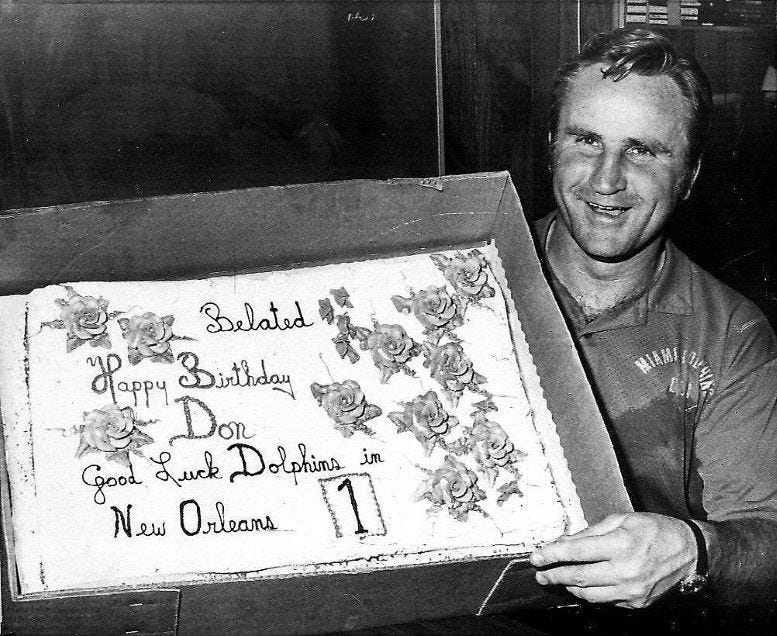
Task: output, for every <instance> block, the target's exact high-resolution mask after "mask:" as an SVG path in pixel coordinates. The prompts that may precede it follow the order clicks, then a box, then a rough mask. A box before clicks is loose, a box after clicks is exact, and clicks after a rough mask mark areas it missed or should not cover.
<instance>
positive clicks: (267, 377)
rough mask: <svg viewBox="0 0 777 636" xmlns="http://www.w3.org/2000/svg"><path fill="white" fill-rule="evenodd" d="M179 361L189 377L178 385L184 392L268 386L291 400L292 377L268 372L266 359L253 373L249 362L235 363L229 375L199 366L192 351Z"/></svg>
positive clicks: (260, 362)
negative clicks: (187, 390)
mask: <svg viewBox="0 0 777 636" xmlns="http://www.w3.org/2000/svg"><path fill="white" fill-rule="evenodd" d="M178 361H179V362H180V363H181V366H182V367H183V368H184V369H185V370H186V373H187V375H182V376H180V377H179V378H178V384H180V385H181V386H182V387H183V388H185V389H226V388H229V387H241V388H242V387H256V386H260V387H261V386H269V387H270V388H271V389H272V390H273V391H280V392H281V393H285V394H286V395H288V396H289V397H291V399H292V400H294V399H296V398H295V396H294V387H293V386H292V384H291V376H290V375H289V374H284V373H268V372H267V365H266V363H265V361H264V359H262V360H260V361H259V367H260V368H259V369H255V370H252V368H251V366H250V364H249V363H248V361H247V360H241V361H240V362H239V363H237V362H233V363H232V367H231V368H230V371H229V372H228V373H226V374H225V373H223V372H221V371H217V372H212V371H210V370H208V369H204V368H203V367H201V366H200V358H199V356H197V354H195V353H192V352H191V351H184V352H182V353H179V354H178Z"/></svg>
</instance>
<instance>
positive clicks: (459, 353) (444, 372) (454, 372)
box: [424, 342, 486, 402]
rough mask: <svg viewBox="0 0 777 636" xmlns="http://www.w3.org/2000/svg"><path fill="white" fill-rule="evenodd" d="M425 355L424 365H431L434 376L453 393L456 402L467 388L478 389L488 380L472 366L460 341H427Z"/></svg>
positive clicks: (430, 370) (430, 369)
mask: <svg viewBox="0 0 777 636" xmlns="http://www.w3.org/2000/svg"><path fill="white" fill-rule="evenodd" d="M424 356H425V357H426V360H425V361H424V366H425V367H429V372H430V373H431V375H432V377H433V378H434V379H435V380H437V381H438V382H439V383H440V384H441V385H442V386H443V388H445V389H447V390H448V391H449V392H450V394H452V396H451V397H452V399H453V400H454V402H457V401H458V398H460V397H461V394H462V393H463V391H464V389H465V388H467V387H469V389H470V390H473V391H477V390H478V386H477V385H478V384H480V383H482V382H485V381H486V378H484V377H483V376H482V375H480V374H479V373H477V372H476V371H475V370H474V369H473V368H472V361H471V360H470V359H469V358H468V357H467V355H466V354H465V353H464V349H462V347H461V344H459V343H458V342H446V343H445V344H442V345H439V346H437V345H433V344H430V343H425V344H424Z"/></svg>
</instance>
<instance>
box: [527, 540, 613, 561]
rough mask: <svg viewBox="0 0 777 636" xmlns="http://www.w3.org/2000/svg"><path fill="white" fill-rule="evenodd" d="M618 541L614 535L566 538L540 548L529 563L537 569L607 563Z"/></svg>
mask: <svg viewBox="0 0 777 636" xmlns="http://www.w3.org/2000/svg"><path fill="white" fill-rule="evenodd" d="M619 543H620V540H619V537H618V536H617V535H614V533H609V534H607V535H596V536H588V537H577V536H574V537H568V538H567V539H566V540H565V541H556V542H554V543H549V544H548V545H546V546H543V547H541V548H540V549H539V550H537V551H536V552H534V553H533V554H532V555H531V556H530V557H529V561H530V563H531V564H532V565H533V566H534V567H537V568H540V567H543V566H546V565H552V564H554V563H564V562H572V563H592V562H594V561H607V560H609V559H611V558H612V556H613V554H614V553H616V552H617V550H618V548H619V547H620V546H619Z"/></svg>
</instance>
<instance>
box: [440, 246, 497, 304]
mask: <svg viewBox="0 0 777 636" xmlns="http://www.w3.org/2000/svg"><path fill="white" fill-rule="evenodd" d="M431 258H432V260H433V261H434V264H435V265H436V266H437V268H438V269H440V270H441V271H442V273H443V276H445V280H447V281H448V282H449V283H450V284H451V285H453V288H454V289H455V290H456V293H457V294H460V295H461V296H462V297H463V298H465V299H467V300H471V301H478V300H480V299H482V298H491V297H492V296H493V295H494V289H493V288H492V287H491V286H490V285H489V284H488V271H487V269H486V257H485V256H483V254H481V253H480V252H479V251H478V250H471V251H470V252H469V253H468V254H464V253H462V252H456V255H455V256H454V258H448V257H447V256H445V255H443V254H432V255H431Z"/></svg>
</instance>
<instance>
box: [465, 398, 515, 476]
mask: <svg viewBox="0 0 777 636" xmlns="http://www.w3.org/2000/svg"><path fill="white" fill-rule="evenodd" d="M467 432H468V434H469V436H470V440H471V446H472V450H473V456H474V458H475V461H476V462H477V463H478V464H479V465H480V466H481V467H482V468H483V472H484V473H485V475H486V478H487V479H488V480H489V482H490V483H491V484H493V483H494V481H495V480H496V476H497V473H498V472H499V469H500V468H503V469H505V470H508V471H510V472H512V473H517V472H518V462H519V461H520V460H521V459H522V458H523V457H524V453H522V452H521V451H519V450H518V449H516V448H515V445H514V444H513V443H512V441H511V440H510V438H509V437H508V436H507V433H506V432H505V430H504V429H503V428H502V427H501V426H500V425H499V424H498V423H496V422H491V421H489V420H487V419H486V416H485V414H484V413H483V412H481V411H478V412H476V413H475V416H474V425H473V426H472V429H471V430H469V431H467Z"/></svg>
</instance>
